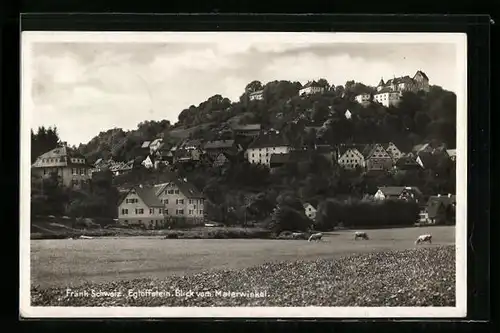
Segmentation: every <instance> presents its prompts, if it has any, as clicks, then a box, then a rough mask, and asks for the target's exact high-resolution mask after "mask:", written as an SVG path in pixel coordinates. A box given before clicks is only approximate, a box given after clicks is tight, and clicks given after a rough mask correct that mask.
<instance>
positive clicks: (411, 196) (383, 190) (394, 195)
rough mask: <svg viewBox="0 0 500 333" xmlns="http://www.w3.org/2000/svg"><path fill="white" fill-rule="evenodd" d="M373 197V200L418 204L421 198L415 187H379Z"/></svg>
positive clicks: (418, 190)
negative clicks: (391, 200) (394, 200)
mask: <svg viewBox="0 0 500 333" xmlns="http://www.w3.org/2000/svg"><path fill="white" fill-rule="evenodd" d="M373 197H374V199H375V200H387V199H399V200H415V201H416V202H418V201H419V200H420V199H421V198H422V192H421V191H420V189H419V188H418V187H415V186H381V187H379V188H378V190H377V192H376V193H375V194H374V196H373Z"/></svg>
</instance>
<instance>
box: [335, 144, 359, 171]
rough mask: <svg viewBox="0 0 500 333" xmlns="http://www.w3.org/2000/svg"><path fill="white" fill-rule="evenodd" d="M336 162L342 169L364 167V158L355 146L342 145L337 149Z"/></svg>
mask: <svg viewBox="0 0 500 333" xmlns="http://www.w3.org/2000/svg"><path fill="white" fill-rule="evenodd" d="M337 156H339V158H338V160H337V162H338V164H339V165H340V166H341V167H343V168H344V169H348V170H352V169H356V168H357V167H362V168H364V167H365V157H364V156H363V154H362V152H361V151H360V149H359V147H357V146H355V145H342V146H340V147H339V151H338V154H337Z"/></svg>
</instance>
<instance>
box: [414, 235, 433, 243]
mask: <svg viewBox="0 0 500 333" xmlns="http://www.w3.org/2000/svg"><path fill="white" fill-rule="evenodd" d="M423 242H427V243H429V244H432V235H430V234H427V235H420V236H418V238H417V240H416V241H415V245H417V244H420V243H423Z"/></svg>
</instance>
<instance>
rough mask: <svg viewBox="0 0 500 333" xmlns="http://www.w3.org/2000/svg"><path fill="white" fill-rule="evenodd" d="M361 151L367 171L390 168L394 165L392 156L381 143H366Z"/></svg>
mask: <svg viewBox="0 0 500 333" xmlns="http://www.w3.org/2000/svg"><path fill="white" fill-rule="evenodd" d="M361 153H362V154H363V156H364V159H365V167H366V170H367V171H373V170H389V169H391V168H392V166H393V165H394V161H393V158H392V156H391V155H390V154H389V153H388V152H387V151H386V150H385V149H384V147H383V145H381V144H379V143H376V144H367V145H365V147H364V149H363V151H362V152H361Z"/></svg>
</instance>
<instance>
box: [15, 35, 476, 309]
mask: <svg viewBox="0 0 500 333" xmlns="http://www.w3.org/2000/svg"><path fill="white" fill-rule="evenodd" d="M466 42H467V39H466V35H465V34H455V33H333V32H332V33H314V32H308V33H288V32H287V33H284V32H281V33H277V32H276V33H272V32H97V31H96V32H43V31H30V32H23V33H22V37H21V119H20V122H21V123H20V124H21V125H20V132H21V134H20V135H21V138H20V140H21V152H20V159H21V160H20V168H21V171H20V172H21V176H20V182H21V183H20V193H21V197H20V203H21V209H20V221H21V225H20V237H21V239H20V259H21V265H20V278H21V281H20V294H19V297H20V313H21V316H23V317H27V318H28V317H288V318H290V317H312V318H313V317H323V318H324V317H344V318H345V317H393V318H394V317H464V316H465V315H466V301H467V300H466V286H467V281H466V277H467V276H466V275H467V274H466V272H467V263H466V238H467V95H466V94H467V76H466V75H467V61H466V44H467V43H466Z"/></svg>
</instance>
